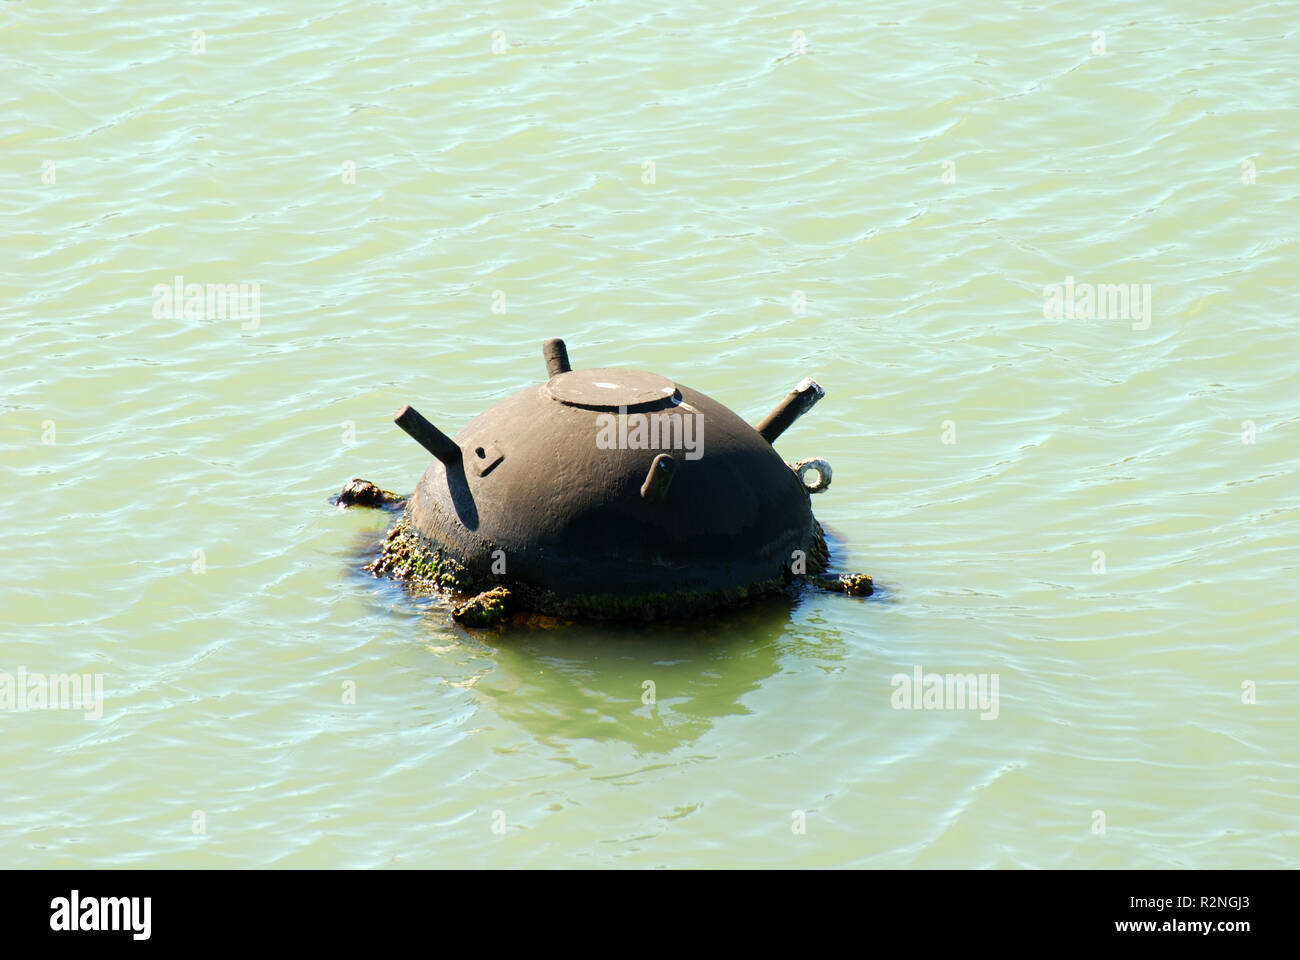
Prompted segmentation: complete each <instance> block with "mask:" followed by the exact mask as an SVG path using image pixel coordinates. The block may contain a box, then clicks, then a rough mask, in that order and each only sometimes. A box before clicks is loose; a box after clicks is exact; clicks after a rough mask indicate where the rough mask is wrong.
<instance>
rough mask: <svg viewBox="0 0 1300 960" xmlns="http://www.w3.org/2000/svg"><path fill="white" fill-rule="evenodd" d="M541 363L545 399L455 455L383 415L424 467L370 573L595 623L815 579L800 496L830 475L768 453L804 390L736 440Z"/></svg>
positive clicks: (733, 432) (604, 374)
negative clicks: (416, 445) (422, 451)
mask: <svg viewBox="0 0 1300 960" xmlns="http://www.w3.org/2000/svg"><path fill="white" fill-rule="evenodd" d="M543 356H544V358H545V360H546V364H547V373H548V374H549V379H548V380H547V381H546V382H545V383H542V384H538V385H535V386H530V387H527V388H525V389H523V390H520V391H519V392H518V393H515V394H513V395H511V396H509V397H507V398H506V399H505V400H502V401H501V402H500V403H498V404H496V405H495V406H493V407H491V408H490V409H488V410H487V411H485V412H484V413H482V414H481V415H479V416H478V417H476V418H475V419H474V420H472V421H470V423H469V424H467V425H466V426H465V428H464V429H463V430H461V431H460V432H459V433H458V434H456V436H455V438H454V439H453V438H448V437H447V436H446V435H445V434H443V433H442V432H441V431H439V430H438V429H437V428H436V427H434V426H433V425H432V424H431V423H429V422H428V421H427V420H425V419H424V418H423V417H422V416H421V415H420V414H419V413H418V412H416V411H415V410H414V409H413V408H411V407H410V406H404V407H402V408H401V409H400V410H399V411H398V413H397V415H396V416H395V417H394V420H395V421H396V422H397V424H398V425H399V426H401V427H402V429H404V430H405V431H406V432H407V433H409V434H410V435H411V436H412V437H414V438H415V439H416V440H418V441H419V442H420V443H421V444H422V445H423V446H424V447H425V448H426V449H427V450H428V451H429V452H430V453H431V454H432V455H433V457H434V460H433V462H432V463H430V464H429V467H428V469H427V470H425V472H424V475H423V477H421V478H420V481H419V484H418V485H417V486H416V488H415V491H414V493H413V494H412V495H411V497H410V498H409V500H408V501H407V504H406V507H405V511H404V513H403V514H402V516H401V518H399V520H398V521H397V523H396V524H395V526H394V528H393V530H392V531H390V533H389V536H388V539H387V541H386V542H385V545H384V553H383V555H382V556H381V557H380V559H379V560H378V561H376V563H375V564H374V565H373V566H372V569H374V570H376V572H387V573H391V574H393V575H396V576H399V577H403V578H407V579H417V580H428V581H432V582H434V583H437V584H439V585H442V586H447V587H452V588H454V589H456V590H458V591H460V592H462V593H468V592H477V591H480V590H489V589H491V588H493V587H504V588H505V589H504V590H501V589H497V590H493V591H492V596H493V597H498V598H501V599H502V601H503V603H504V604H508V605H509V606H515V607H522V608H524V609H529V610H537V611H540V612H544V613H558V614H561V615H586V616H596V617H618V616H646V617H649V616H659V615H672V614H674V613H685V612H693V611H696V610H698V609H701V608H707V607H712V606H719V605H723V604H729V603H736V602H739V601H741V600H743V599H746V598H748V597H749V596H753V595H756V594H760V593H764V592H769V591H772V590H775V589H779V588H781V587H782V586H784V585H785V584H787V583H788V582H790V580H791V579H793V578H794V577H797V576H799V575H802V574H805V573H808V574H815V573H818V572H820V571H821V570H822V569H824V567H825V562H826V546H825V541H824V539H823V536H822V531H821V527H820V525H819V524H818V523H817V521H816V519H815V518H814V517H813V514H812V508H811V505H810V500H809V493H810V492H819V491H820V490H823V489H825V487H826V486H827V485H829V482H830V468H829V466H828V465H827V464H826V463H825V461H820V460H810V461H803V462H801V463H799V464H796V465H794V466H791V465H789V464H787V463H786V462H785V461H784V460H783V459H782V458H781V456H780V455H779V454H778V453H777V452H776V450H775V449H774V448H773V446H772V444H773V442H774V441H775V440H776V438H777V437H778V436H780V435H781V433H782V432H783V431H784V430H785V429H786V428H787V427H788V426H789V425H790V424H791V423H793V422H794V421H795V420H796V419H797V418H798V417H799V416H800V415H802V414H803V413H804V412H806V411H807V410H808V409H809V408H810V407H811V406H812V405H813V404H814V403H816V402H817V400H819V399H820V398H821V397H822V395H823V391H822V388H821V387H820V386H819V385H818V384H817V383H816V382H815V381H812V380H805V381H803V382H802V383H801V384H799V386H797V387H796V388H795V389H794V390H792V391H790V393H789V394H787V395H786V397H785V398H784V399H783V400H782V401H781V403H780V404H778V405H777V407H776V409H774V410H773V411H772V413H771V414H769V415H768V416H767V417H766V418H765V419H764V420H763V421H762V422H761V423H759V424H758V425H757V426H750V425H749V424H747V423H746V422H745V421H744V420H742V419H740V417H738V416H737V415H736V414H735V413H733V412H732V411H731V410H729V409H728V408H727V407H726V406H724V405H723V404H721V403H719V402H718V401H716V400H714V399H712V398H711V397H709V396H707V395H705V394H703V393H700V392H699V391H697V390H693V389H691V388H690V387H687V386H685V385H683V384H679V383H674V382H673V381H671V380H669V379H667V378H665V377H662V376H660V375H658V374H655V373H648V372H646V371H642V370H633V369H624V368H595V369H587V370H573V369H571V368H570V366H569V360H568V354H567V351H566V349H565V346H564V343H563V341H560V340H548V341H546V343H545V344H544V345H543ZM812 471H816V474H817V476H816V479H815V481H814V482H812V483H810V484H806V483H805V475H806V474H809V473H811V472H812ZM484 596H485V597H487V596H488V595H487V594H484ZM498 605H501V604H498Z"/></svg>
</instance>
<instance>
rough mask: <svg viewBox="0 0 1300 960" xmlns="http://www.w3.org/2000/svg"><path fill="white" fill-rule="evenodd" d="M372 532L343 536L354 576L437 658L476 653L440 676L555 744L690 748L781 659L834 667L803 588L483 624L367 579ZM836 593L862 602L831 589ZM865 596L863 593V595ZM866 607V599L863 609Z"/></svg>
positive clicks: (833, 644) (826, 636)
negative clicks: (411, 622) (402, 603)
mask: <svg viewBox="0 0 1300 960" xmlns="http://www.w3.org/2000/svg"><path fill="white" fill-rule="evenodd" d="M380 538H382V533H380V534H374V533H366V534H362V535H359V536H358V537H357V539H356V540H355V541H354V551H355V554H356V556H355V557H354V561H357V562H356V565H355V569H357V572H358V575H359V577H362V578H364V579H365V580H366V581H367V582H368V583H369V584H371V585H373V586H380V585H381V584H382V590H383V593H384V594H385V595H388V593H389V591H392V592H393V593H395V594H400V595H403V596H404V597H406V599H407V602H408V603H411V604H412V605H413V606H414V607H415V608H416V609H418V610H419V611H420V614H421V615H420V618H419V620H420V624H421V628H422V629H421V632H422V633H423V634H424V637H423V639H424V640H425V641H426V642H427V643H428V644H429V646H430V650H431V653H433V655H434V656H437V657H444V656H446V655H447V653H448V650H449V649H454V650H455V651H456V657H457V658H460V659H459V663H460V665H461V667H462V668H463V667H464V666H465V664H464V660H463V655H464V654H466V653H469V654H471V655H473V656H472V659H473V660H474V661H476V663H475V665H474V667H473V668H472V670H471V675H470V676H468V677H467V676H465V675H464V674H461V675H460V676H459V677H457V678H455V679H451V678H449V677H444V679H445V680H446V682H451V683H454V684H455V685H456V686H458V687H462V688H464V689H467V690H469V691H472V692H473V694H474V696H475V697H477V699H478V701H479V704H480V706H481V707H482V708H483V710H484V711H485V713H486V714H488V715H493V714H494V715H496V716H499V717H500V718H501V719H502V720H503V721H505V722H507V723H509V724H510V725H512V726H517V727H518V728H520V729H522V730H525V731H527V733H528V734H529V735H531V736H532V737H533V738H534V739H535V740H536V741H537V742H539V743H541V744H544V745H546V746H549V747H553V748H557V749H564V748H566V747H567V745H568V744H570V743H573V742H577V741H584V740H586V741H597V742H622V743H626V744H628V745H629V746H631V747H633V748H634V749H635V750H636V751H637V752H638V753H642V754H667V753H670V752H672V751H674V750H676V749H678V748H680V747H683V746H690V745H691V744H693V743H695V742H696V741H698V740H699V739H700V738H701V737H702V736H704V735H705V734H706V733H708V732H709V731H710V730H711V729H712V728H713V727H714V725H715V724H716V723H717V722H718V721H720V720H722V719H724V718H727V717H733V716H745V715H748V714H750V713H752V712H753V711H752V709H751V708H750V707H749V706H747V705H746V703H745V699H746V697H747V696H748V695H750V694H753V693H754V692H756V691H758V690H759V689H760V688H761V687H762V685H763V684H764V682H765V681H767V680H768V679H769V678H771V677H773V676H775V675H776V674H778V673H780V672H782V670H783V666H782V661H785V662H786V664H787V666H786V668H785V669H791V668H793V669H802V667H808V668H811V669H821V670H824V671H833V670H837V669H839V666H838V663H839V661H841V660H843V659H844V658H845V656H846V652H847V646H846V642H845V640H844V639H843V638H842V637H841V635H840V631H839V630H838V629H837V628H835V627H834V626H833V625H831V624H828V623H824V622H823V621H822V620H821V618H820V617H817V616H815V615H813V614H812V613H810V610H811V609H815V605H809V606H805V605H806V604H808V603H809V600H810V598H812V597H817V596H821V597H827V596H832V595H829V594H824V593H821V592H820V591H818V590H816V589H815V588H811V587H796V588H791V589H790V590H788V591H786V592H784V593H781V594H778V595H776V596H773V597H768V598H764V599H762V600H759V601H756V602H753V603H750V604H747V605H745V606H742V607H739V608H736V609H733V610H728V611H721V612H717V613H713V614H709V615H707V616H701V617H696V618H694V619H692V620H681V621H672V620H669V621H656V622H653V623H637V622H617V623H615V622H610V623H584V622H569V621H559V620H555V619H553V618H549V617H520V618H518V619H517V621H516V622H514V623H511V624H508V625H503V626H500V627H496V628H491V629H486V630H470V629H465V628H463V627H461V626H460V625H458V624H456V623H454V622H452V620H451V615H450V611H451V605H450V603H449V602H448V601H447V600H446V599H445V598H441V597H422V598H411V597H410V595H409V594H408V593H407V591H406V589H405V588H404V586H403V585H401V584H399V583H397V582H395V581H391V580H383V581H376V580H374V578H373V577H372V576H371V575H370V574H369V573H366V572H365V571H364V570H363V569H362V567H363V566H364V564H365V563H366V562H368V560H369V559H371V558H373V556H374V555H375V554H376V553H377V552H378V543H379V539H380ZM834 599H835V602H836V603H845V604H864V603H867V604H869V603H870V602H871V601H870V600H867V601H864V600H861V599H857V598H850V597H835V598H834ZM873 599H874V598H873ZM864 609H865V608H864Z"/></svg>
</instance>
